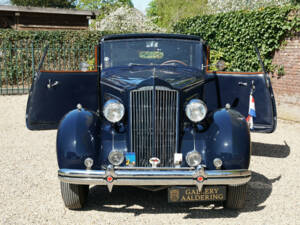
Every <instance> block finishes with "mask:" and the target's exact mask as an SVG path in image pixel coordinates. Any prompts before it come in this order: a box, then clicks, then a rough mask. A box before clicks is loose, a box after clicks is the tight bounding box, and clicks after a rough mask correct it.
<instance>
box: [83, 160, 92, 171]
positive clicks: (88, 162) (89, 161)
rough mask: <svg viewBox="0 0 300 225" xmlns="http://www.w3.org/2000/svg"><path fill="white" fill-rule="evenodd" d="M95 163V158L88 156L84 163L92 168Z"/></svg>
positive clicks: (88, 167)
mask: <svg viewBox="0 0 300 225" xmlns="http://www.w3.org/2000/svg"><path fill="white" fill-rule="evenodd" d="M93 164H94V160H93V159H92V158H86V159H85V160H84V165H85V167H86V168H87V169H91V168H92V166H93Z"/></svg>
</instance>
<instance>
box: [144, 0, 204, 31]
mask: <svg viewBox="0 0 300 225" xmlns="http://www.w3.org/2000/svg"><path fill="white" fill-rule="evenodd" d="M206 10H207V0H172V1H170V0H152V1H151V2H150V4H149V7H148V8H147V16H148V17H150V18H152V21H153V22H154V23H156V24H157V25H158V26H161V27H165V28H171V26H172V25H173V24H175V23H177V22H178V21H179V20H180V19H182V18H186V17H191V16H196V15H203V14H204V13H205V12H206Z"/></svg>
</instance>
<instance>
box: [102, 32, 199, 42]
mask: <svg viewBox="0 0 300 225" xmlns="http://www.w3.org/2000/svg"><path fill="white" fill-rule="evenodd" d="M136 38H166V39H183V40H195V41H201V42H203V43H205V42H204V41H203V40H202V39H201V37H199V36H195V35H184V34H164V33H141V34H114V35H107V36H104V37H102V39H101V41H108V40H120V39H136Z"/></svg>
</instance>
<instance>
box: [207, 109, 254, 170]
mask: <svg viewBox="0 0 300 225" xmlns="http://www.w3.org/2000/svg"><path fill="white" fill-rule="evenodd" d="M210 121H211V124H210V126H209V128H208V130H207V131H206V132H207V134H206V136H207V138H206V146H207V150H206V165H207V167H208V168H214V165H213V160H214V159H215V158H220V159H221V160H222V161H223V167H222V169H248V167H249V163H250V154H251V152H250V151H251V143H250V132H249V128H248V124H247V122H246V120H245V118H244V117H243V116H242V115H241V114H240V113H239V112H237V111H235V110H232V109H221V110H218V111H216V112H215V113H213V114H212V115H211V118H210Z"/></svg>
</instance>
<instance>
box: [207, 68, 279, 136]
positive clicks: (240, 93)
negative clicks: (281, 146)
mask: <svg viewBox="0 0 300 225" xmlns="http://www.w3.org/2000/svg"><path fill="white" fill-rule="evenodd" d="M207 76H208V82H207V84H206V85H205V98H206V99H205V100H206V103H207V104H208V108H209V109H211V110H213V109H215V108H219V107H225V105H226V104H229V105H230V107H231V108H233V109H235V110H237V111H239V112H240V113H241V114H242V115H243V116H244V117H245V118H246V117H247V116H248V113H249V98H250V93H251V91H252V92H253V97H254V100H255V112H256V117H253V129H251V131H255V132H264V133H271V132H273V131H274V130H275V128H276V124H277V113H276V106H275V99H274V94H273V90H272V86H271V82H270V79H269V77H268V76H267V74H265V73H263V72H260V73H242V72H212V71H207ZM216 93H217V94H216Z"/></svg>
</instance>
